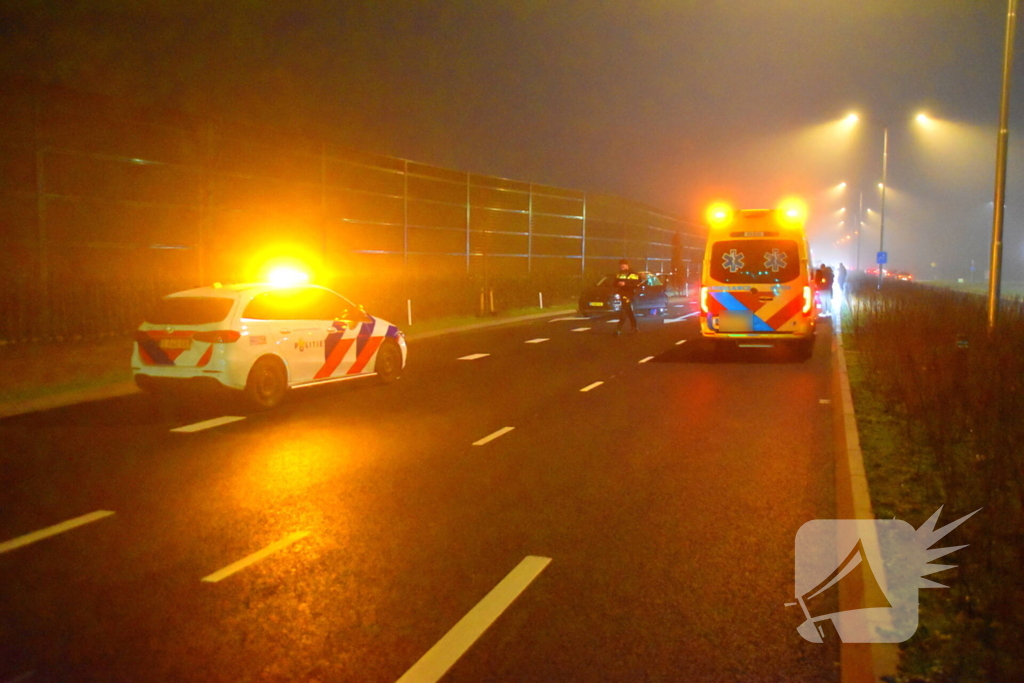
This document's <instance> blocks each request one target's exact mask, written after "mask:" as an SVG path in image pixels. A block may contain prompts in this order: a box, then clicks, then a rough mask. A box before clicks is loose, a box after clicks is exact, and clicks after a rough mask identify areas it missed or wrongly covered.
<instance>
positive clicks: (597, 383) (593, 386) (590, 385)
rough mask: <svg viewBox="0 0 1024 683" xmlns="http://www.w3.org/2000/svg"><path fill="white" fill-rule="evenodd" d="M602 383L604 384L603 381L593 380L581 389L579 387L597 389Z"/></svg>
mask: <svg viewBox="0 0 1024 683" xmlns="http://www.w3.org/2000/svg"><path fill="white" fill-rule="evenodd" d="M602 384H604V382H594V383H593V384H588V385H587V386H585V387H583V388H582V389H580V391H590V390H591V389H597V388H598V387H599V386H601V385H602Z"/></svg>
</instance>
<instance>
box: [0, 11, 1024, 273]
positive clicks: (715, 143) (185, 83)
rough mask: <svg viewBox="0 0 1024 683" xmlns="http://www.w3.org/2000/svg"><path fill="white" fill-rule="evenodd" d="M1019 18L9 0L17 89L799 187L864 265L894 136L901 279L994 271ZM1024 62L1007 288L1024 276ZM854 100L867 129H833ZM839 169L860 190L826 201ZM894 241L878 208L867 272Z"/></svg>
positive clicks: (821, 233)
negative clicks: (1010, 57) (999, 164)
mask: <svg viewBox="0 0 1024 683" xmlns="http://www.w3.org/2000/svg"><path fill="white" fill-rule="evenodd" d="M1005 12H1006V3H1005V2H1004V1H1003V0H881V1H879V0H861V1H859V2H838V1H833V0H732V1H718V0H700V1H687V0H673V1H663V0H657V1H653V0H651V1H645V0H638V1H635V2H626V1H619V2H613V1H604V2H597V1H592V2H541V1H537V0H517V1H509V0H480V1H476V2H460V1H450V2H312V1H296V2H267V1H266V0H249V1H248V2H244V3H234V2H220V3H217V2H196V1H193V0H179V1H178V2H167V1H163V0H161V1H155V2H154V1H143V0H140V1H138V2H132V3H122V2H111V1H109V0H108V1H106V2H101V1H96V0H93V1H91V2H90V1H80V2H66V3H52V2H50V3H48V2H43V1H39V0H35V1H29V2H7V3H5V4H4V6H3V7H0V76H27V77H30V78H33V79H37V80H42V81H44V82H59V83H62V84H65V85H68V86H70V87H74V88H77V89H84V90H90V91H98V92H103V93H107V94H113V95H117V96H122V97H131V98H134V99H139V100H141V101H143V102H146V103H149V104H155V105H157V106H162V107H170V108H175V109H184V110H188V111H195V112H201V113H203V112H213V113H217V114H220V115H224V116H227V117H229V118H232V117H233V118H248V119H257V120H263V121H267V122H270V123H273V124H274V125H278V126H280V127H282V128H288V127H305V128H307V129H316V128H320V127H327V128H330V129H332V130H333V131H334V134H335V136H336V137H338V138H340V139H341V140H343V141H345V142H346V143H347V144H349V145H350V146H352V147H356V148H360V149H366V150H370V151H375V152H380V153H385V154H391V155H395V156H401V157H405V158H409V159H414V160H417V161H423V162H426V163H431V164H435V165H439V166H445V167H450V168H456V169H460V170H466V171H472V172H475V173H483V174H490V175H499V176H505V177H510V178H515V179H519V180H527V181H533V182H538V183H545V184H551V185H558V186H562V187H569V188H574V189H581V190H587V191H594V192H606V193H611V194H617V195H620V196H624V197H629V198H633V199H637V200H640V201H644V202H647V203H650V204H653V205H655V206H657V207H659V208H662V209H665V210H667V211H670V212H673V213H678V214H680V215H682V216H683V217H685V218H689V219H691V220H695V221H699V220H702V216H703V212H704V208H705V206H706V205H707V204H708V203H709V202H710V201H711V200H713V199H726V200H728V201H730V202H732V203H733V204H734V205H736V206H738V207H758V206H767V205H773V204H774V203H775V202H776V201H777V200H778V199H780V198H781V197H782V196H784V195H787V194H798V195H801V196H803V197H805V198H807V199H808V200H810V202H811V209H812V217H811V221H810V230H811V237H812V245H813V246H814V248H815V252H816V255H817V257H818V258H819V259H824V260H827V261H833V262H834V261H837V260H843V261H844V262H845V263H846V264H847V265H852V264H853V262H854V260H855V257H854V255H853V251H852V249H851V248H850V247H843V248H842V250H840V247H837V246H835V244H834V242H835V240H838V239H839V238H840V237H842V236H843V235H844V234H845V233H844V230H849V229H852V227H853V226H852V223H853V214H851V212H853V213H855V209H856V205H857V196H858V192H859V191H861V190H863V192H864V204H865V206H866V207H871V208H873V209H875V210H877V209H878V199H877V196H878V192H877V188H876V187H875V184H876V183H878V182H879V180H880V179H881V149H882V128H883V126H884V125H886V124H887V125H888V126H889V140H890V160H889V187H890V194H889V195H888V197H887V207H886V247H887V249H888V251H889V252H890V264H891V266H892V267H893V268H894V269H897V270H901V269H907V270H911V271H913V272H914V273H915V275H917V276H918V277H920V278H928V277H932V276H938V277H943V278H955V277H968V273H967V268H968V266H969V265H970V259H971V258H974V259H976V260H977V264H978V276H979V277H983V276H984V270H985V268H986V264H987V253H988V244H989V236H990V231H991V207H990V206H989V205H988V203H989V202H991V200H992V195H993V181H994V164H995V142H996V125H997V122H998V110H999V85H1000V78H1001V66H1002V47H1003V37H1004V30H1005ZM1019 32H1020V31H1018V33H1019ZM1019 42H1020V41H1018V43H1019ZM1020 62H1021V57H1020V55H1018V59H1017V69H1016V73H1015V78H1014V93H1013V95H1014V96H1013V101H1012V108H1011V125H1010V168H1009V182H1008V187H1007V197H1008V199H1007V201H1008V208H1007V222H1006V230H1007V232H1006V240H1005V267H1006V276H1007V277H1008V278H1011V279H1024V225H1022V223H1024V195H1022V192H1021V190H1022V189H1024V157H1022V150H1024V65H1022V64H1021V63H1020ZM852 110H856V111H858V112H859V113H860V114H861V115H862V117H864V118H863V119H862V121H861V123H860V124H859V126H858V127H857V128H856V129H854V130H846V131H843V130H841V127H840V126H837V125H831V126H829V125H828V124H830V123H834V122H835V121H838V120H839V119H840V118H841V117H843V116H844V115H845V114H846V113H848V112H849V111H852ZM922 110H926V111H928V112H929V113H930V114H931V115H932V116H934V117H935V118H937V119H940V120H943V121H949V122H955V124H956V125H952V124H940V125H938V126H936V127H935V129H934V130H933V131H931V136H930V137H928V135H927V132H924V131H921V130H920V129H919V127H917V126H916V124H915V123H914V122H913V116H914V115H915V114H916V113H918V112H919V111H922ZM865 119H866V120H865ZM842 180H845V181H847V182H848V183H849V187H848V188H847V190H846V195H845V197H846V198H845V199H844V198H843V195H841V194H838V193H832V194H829V193H827V189H828V188H829V187H830V186H833V185H835V184H836V183H838V182H840V181H842ZM843 206H845V207H846V208H847V212H846V214H845V216H846V227H845V228H842V227H839V225H838V222H839V220H841V219H842V217H843V216H841V215H840V214H838V213H836V212H838V210H839V209H840V208H841V207H843ZM853 244H855V242H853ZM877 247H878V230H877V217H876V218H875V219H874V222H873V223H872V226H871V227H869V228H866V229H865V232H864V234H863V247H862V252H861V265H862V266H865V267H866V266H867V265H870V264H871V262H873V260H874V252H875V251H876V250H877ZM931 262H935V263H936V264H937V266H936V268H934V269H933V268H931V266H930V265H929V264H930V263H931Z"/></svg>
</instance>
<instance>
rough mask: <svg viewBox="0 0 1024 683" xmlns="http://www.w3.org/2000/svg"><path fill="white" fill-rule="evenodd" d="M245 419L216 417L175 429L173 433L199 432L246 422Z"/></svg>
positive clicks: (224, 416)
mask: <svg viewBox="0 0 1024 683" xmlns="http://www.w3.org/2000/svg"><path fill="white" fill-rule="evenodd" d="M244 419H245V418H244V417H239V416H237V415H222V416H221V417H215V418H213V419H212V420H203V421H202V422H196V423H195V424H190V425H185V426H184V427H175V428H174V429H172V430H171V431H172V432H181V433H191V432H199V431H202V430H204V429H209V428H211V427H220V426H221V425H226V424H231V423H232V422H238V421H239V420H244Z"/></svg>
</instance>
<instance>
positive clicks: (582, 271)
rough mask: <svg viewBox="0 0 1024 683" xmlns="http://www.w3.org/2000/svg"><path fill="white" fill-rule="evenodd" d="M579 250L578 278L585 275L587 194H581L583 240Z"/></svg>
mask: <svg viewBox="0 0 1024 683" xmlns="http://www.w3.org/2000/svg"><path fill="white" fill-rule="evenodd" d="M580 246H581V248H580V276H581V277H586V275H587V193H586V192H584V193H583V239H582V240H581V245H580Z"/></svg>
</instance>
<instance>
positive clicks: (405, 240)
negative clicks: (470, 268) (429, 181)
mask: <svg viewBox="0 0 1024 683" xmlns="http://www.w3.org/2000/svg"><path fill="white" fill-rule="evenodd" d="M402 265H403V266H408V265H409V160H408V159H402ZM410 315H411V314H410ZM409 324H410V325H412V323H409Z"/></svg>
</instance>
